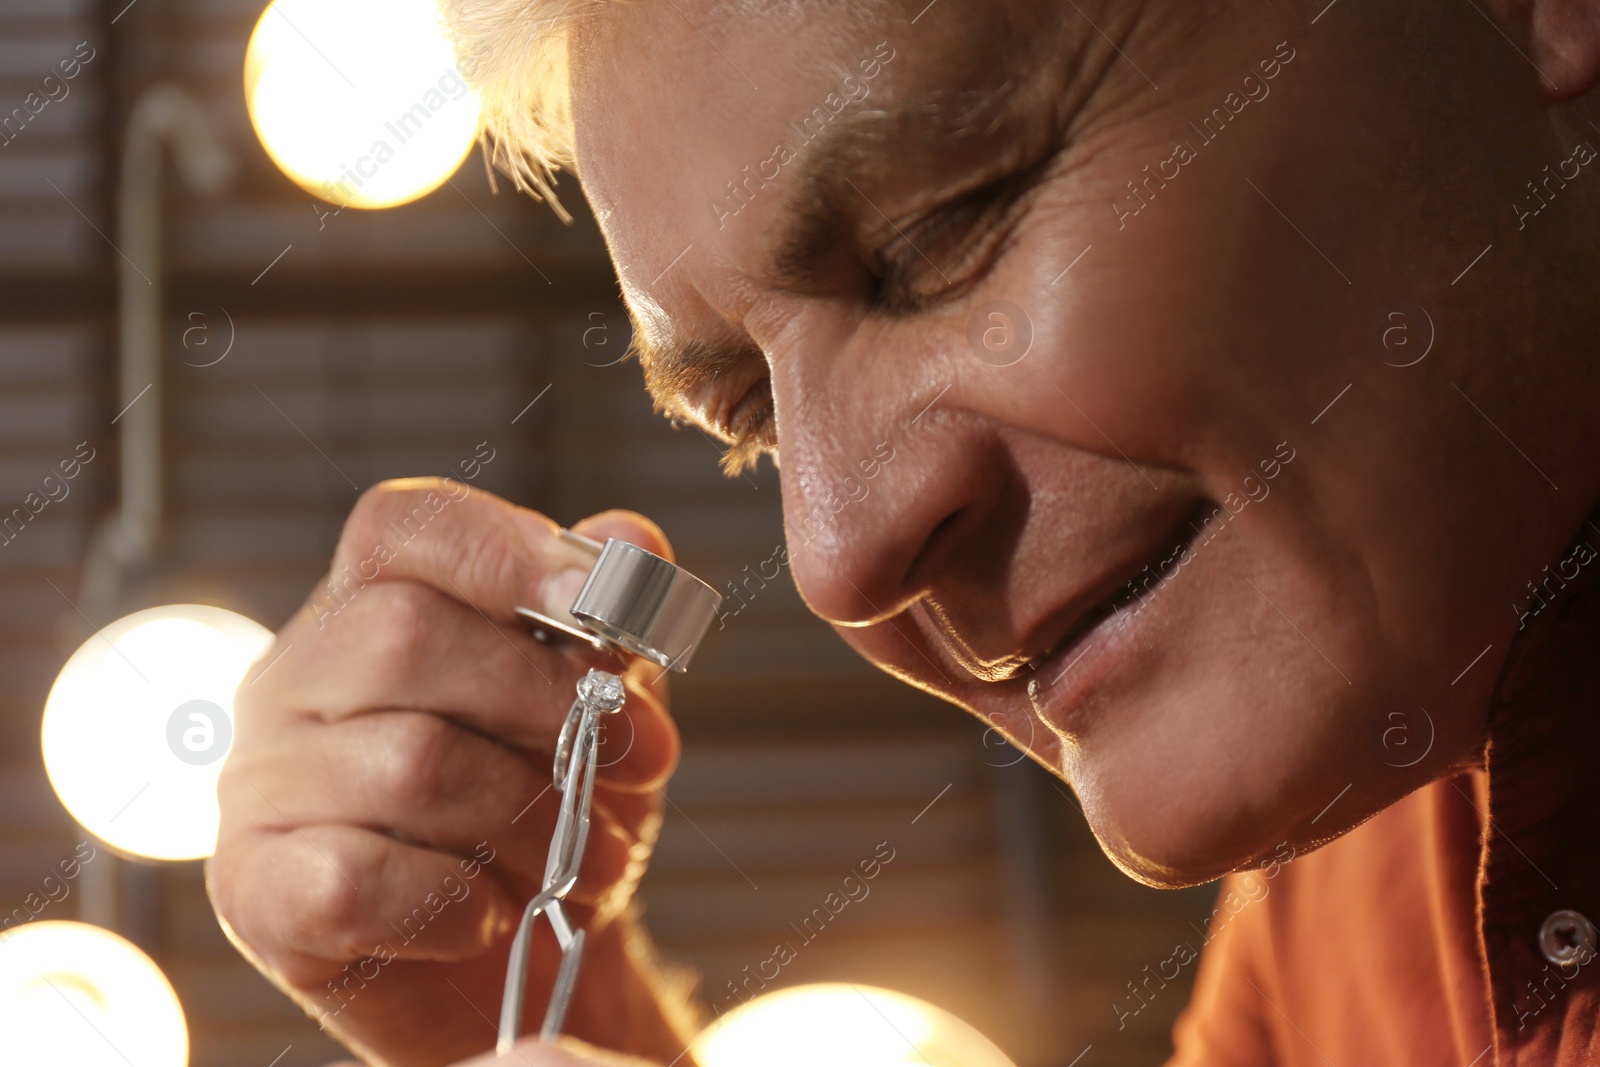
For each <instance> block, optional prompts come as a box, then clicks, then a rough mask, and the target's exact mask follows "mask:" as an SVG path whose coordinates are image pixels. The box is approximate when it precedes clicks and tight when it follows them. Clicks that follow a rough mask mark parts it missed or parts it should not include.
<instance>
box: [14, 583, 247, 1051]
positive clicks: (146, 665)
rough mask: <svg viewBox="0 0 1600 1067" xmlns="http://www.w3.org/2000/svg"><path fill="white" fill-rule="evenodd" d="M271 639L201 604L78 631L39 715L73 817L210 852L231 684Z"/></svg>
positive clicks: (191, 853) (229, 724)
mask: <svg viewBox="0 0 1600 1067" xmlns="http://www.w3.org/2000/svg"><path fill="white" fill-rule="evenodd" d="M271 643H272V634H271V633H270V632H269V631H268V630H267V629H266V628H265V627H263V626H261V625H260V624H258V623H255V622H252V621H251V620H250V619H247V618H245V617H244V616H243V615H238V614H235V613H234V612H231V611H227V610H225V609H223V608H214V607H207V606H204V605H200V604H176V605H171V606H167V607H159V608H150V609H148V610H146V611H140V612H136V613H134V614H132V615H129V616H126V617H125V618H122V619H119V620H117V621H116V622H114V623H112V624H111V625H110V626H107V627H106V628H105V629H103V630H100V631H99V632H97V633H96V634H95V635H94V636H93V637H91V638H89V640H88V641H86V642H84V644H83V645H82V646H81V647H80V648H79V649H78V650H77V651H76V652H74V653H73V654H72V658H71V659H69V660H67V663H66V666H64V667H62V668H61V673H60V674H59V675H58V676H57V678H56V683H55V685H54V686H53V687H52V688H51V690H50V698H49V700H48V701H47V702H46V704H45V709H44V721H43V724H42V726H41V727H40V740H41V743H42V746H43V748H44V765H45V771H46V773H48V775H49V777H50V784H51V785H52V786H53V787H54V788H55V791H56V795H57V796H59V797H60V798H61V803H62V804H63V805H65V807H66V809H67V810H68V811H69V812H71V814H72V817H73V818H75V819H77V820H78V822H79V823H80V824H81V825H82V826H83V827H84V829H86V830H88V831H89V832H90V833H92V834H94V835H95V836H96V837H99V838H100V839H102V840H103V841H105V842H106V843H107V844H109V845H111V846H112V847H113V848H115V849H118V850H120V851H122V852H125V853H129V854H132V855H135V856H140V857H144V858H147V859H156V860H188V859H202V858H204V857H206V856H209V855H211V852H212V850H213V849H214V848H215V847H216V841H217V819H218V814H217V775H218V774H219V773H220V772H221V770H222V764H223V761H224V759H225V758H226V756H227V754H228V749H229V747H230V746H231V744H232V741H233V693H234V690H235V689H237V688H238V687H239V683H240V682H241V681H242V680H243V679H244V675H245V672H246V671H247V670H248V669H249V667H250V664H251V663H252V662H254V661H255V660H256V659H258V658H259V657H260V656H261V655H262V653H264V652H265V651H266V650H267V648H268V647H269V646H270V645H271ZM18 1062H22V1061H18ZM41 1062H42V1061H41Z"/></svg>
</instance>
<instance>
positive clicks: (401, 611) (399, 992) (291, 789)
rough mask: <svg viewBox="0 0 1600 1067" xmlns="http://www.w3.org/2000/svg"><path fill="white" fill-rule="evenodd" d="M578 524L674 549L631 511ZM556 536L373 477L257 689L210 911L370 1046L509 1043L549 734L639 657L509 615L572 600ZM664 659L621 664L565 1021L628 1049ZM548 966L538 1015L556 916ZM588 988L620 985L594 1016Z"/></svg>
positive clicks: (655, 799) (298, 994)
mask: <svg viewBox="0 0 1600 1067" xmlns="http://www.w3.org/2000/svg"><path fill="white" fill-rule="evenodd" d="M576 529H577V530H578V531H579V532H581V533H584V534H586V535H588V536H591V537H595V538H600V539H603V538H605V537H608V536H610V537H617V538H620V539H624V540H628V541H632V542H633V543H635V544H638V545H640V546H641V547H644V548H646V549H648V550H650V551H652V552H656V553H658V554H660V555H663V556H669V558H670V555H669V554H670V549H669V548H668V546H667V544H666V542H665V540H664V538H663V537H662V535H661V533H660V531H659V530H658V529H657V528H656V527H655V526H654V525H653V524H652V523H650V522H649V521H648V520H645V519H643V518H641V517H639V516H636V515H631V514H628V513H622V512H608V513H605V514H603V515H600V516H597V517H595V518H592V519H589V520H586V521H585V522H584V523H581V524H579V526H578V527H576ZM555 532H556V525H555V523H553V522H551V521H550V520H549V519H546V518H544V517H543V516H541V515H538V514H536V513H534V512H532V511H528V510H525V509H522V508H517V507H514V506H512V505H511V504H509V503H507V502H505V501H503V500H500V499H498V498H496V497H493V496H490V495H488V494H486V493H482V492H479V491H477V490H471V489H468V488H467V487H466V486H463V485H460V484H458V483H454V482H446V481H443V480H439V479H417V480H409V481H404V482H388V483H384V484H382V485H379V486H377V487H375V488H374V489H372V490H370V491H368V492H367V493H366V494H364V495H363V496H362V498H361V500H360V501H359V503H357V505H356V507H355V510H354V511H353V513H352V514H351V516H350V518H349V520H348V522H347V523H346V525H345V528H344V532H343V535H342V536H341V538H340V540H339V546H338V549H337V550H336V552H335V555H334V560H333V566H332V570H331V574H330V578H329V582H328V583H325V584H324V586H323V587H321V588H319V589H318V590H317V591H316V592H315V593H314V594H313V595H312V597H311V599H310V600H308V601H307V603H306V605H305V607H304V608H303V609H302V610H301V611H300V612H299V613H298V614H297V615H296V616H295V617H294V618H293V619H292V620H291V621H290V622H289V624H288V625H287V626H285V627H284V629H283V630H282V632H280V633H279V634H278V639H277V643H276V644H275V645H274V646H273V648H272V650H271V651H270V652H268V653H267V655H266V656H265V657H263V659H262V660H261V661H260V662H259V663H258V664H257V665H256V666H255V667H254V668H253V669H252V671H251V674H250V676H249V677H248V678H246V680H245V682H244V684H243V685H242V686H241V687H240V689H239V693H238V697H237V701H236V710H235V716H236V723H235V741H234V746H233V750H232V752H231V754H230V757H229V760H228V762H227V764H226V766H225V768H224V770H223V773H222V777H221V780H220V782H219V783H218V790H217V793H218V798H219V800H220V802H221V807H222V823H221V829H220V832H219V834H218V839H217V849H216V853H215V855H214V856H213V858H212V859H211V860H210V862H209V864H208V866H207V885H208V890H209V892H210V895H211V900H212V903H213V906H214V907H215V908H216V911H217V916H218V918H219V920H220V921H221V922H222V925H223V929H224V930H226V931H227V932H228V935H229V936H230V937H231V938H232V940H233V941H234V943H235V944H236V945H237V946H238V947H239V949H240V951H241V952H243V953H244V954H245V955H246V957H248V958H249V959H250V960H251V961H252V962H253V963H254V964H255V965H256V966H257V967H258V968H260V969H261V970H262V971H263V972H265V973H266V975H267V976H268V977H269V978H270V979H271V980H272V981H273V982H274V983H276V984H277V985H278V986H279V987H280V988H281V989H283V990H284V991H285V992H286V993H287V994H288V995H289V996H291V997H293V998H294V999H295V1000H296V1001H297V1002H298V1003H299V1004H300V1005H301V1006H302V1007H303V1008H304V1009H305V1010H306V1012H307V1013H308V1014H310V1015H312V1016H313V1017H315V1018H317V1019H318V1020H319V1021H320V1022H321V1024H322V1025H323V1027H324V1028H325V1029H327V1030H328V1031H330V1032H331V1033H332V1034H333V1035H334V1036H336V1037H337V1038H339V1040H341V1041H342V1042H344V1043H345V1044H346V1045H348V1046H349V1047H351V1048H352V1049H354V1050H356V1051H357V1052H358V1053H359V1054H361V1055H363V1056H364V1057H366V1058H367V1059H368V1060H370V1061H371V1062H374V1063H379V1064H389V1065H407V1067H409V1065H413V1064H415V1065H424V1064H426V1065H439V1064H445V1063H450V1062H453V1061H455V1060H458V1059H461V1058H463V1057H466V1056H469V1055H472V1054H474V1053H477V1052H480V1051H482V1050H484V1049H487V1048H491V1047H492V1046H493V1044H494V1039H495V1026H496V1024H497V1022H498V1018H499V1011H500V993H501V989H502V984H503V981H504V977H505V968H506V961H507V955H508V950H509V946H510V939H511V936H512V934H513V932H514V930H515V926H516V923H517V921H518V919H519V918H520V916H521V912H522V907H523V905H524V904H525V903H526V902H527V901H528V899H529V898H531V897H532V896H533V895H534V894H535V893H536V892H537V891H538V890H539V888H540V886H541V884H542V878H543V873H544V864H545V856H546V853H547V851H548V849H549V846H550V838H551V833H552V831H553V829H554V826H555V817H556V810H557V803H558V795H557V794H556V793H555V792H554V790H552V789H551V788H550V763H551V759H552V753H553V751H554V747H555V741H556V736H557V732H558V731H559V729H560V727H561V723H562V721H563V720H564V718H565V717H566V713H567V709H568V708H569V707H570V705H571V703H572V700H573V695H574V686H575V683H576V682H577V680H578V678H580V677H581V676H582V675H583V673H584V671H585V670H586V669H587V668H588V666H590V665H591V664H593V665H599V666H603V667H605V668H607V669H611V670H614V671H621V670H622V669H623V668H622V664H621V662H620V660H618V659H616V658H615V657H611V656H609V655H599V654H596V653H593V652H592V651H588V650H583V649H581V647H580V646H577V645H575V644H569V645H565V646H563V647H561V648H554V647H547V646H545V645H541V644H540V643H539V642H537V641H535V640H533V639H532V638H531V637H530V636H528V635H527V632H526V631H525V630H524V629H523V627H521V626H520V625H518V623H517V622H516V617H515V615H514V614H513V611H512V609H513V608H514V607H515V606H517V605H519V604H526V605H531V606H534V607H538V608H548V607H549V606H551V605H559V606H560V607H563V608H564V607H566V606H567V605H570V604H571V602H572V600H573V598H574V597H575V595H576V593H577V588H578V584H579V583H581V581H582V578H583V571H582V570H573V569H571V562H570V557H568V556H565V555H563V550H564V549H565V546H564V545H563V544H562V543H561V542H560V541H559V540H557V539H556V538H555ZM660 674H661V671H660V669H659V668H657V667H655V666H654V665H651V664H646V663H644V662H643V661H635V662H634V663H633V664H632V665H631V666H630V667H629V668H628V670H627V673H626V674H625V678H626V680H627V681H628V683H629V699H628V703H627V705H626V706H625V707H624V709H623V711H622V712H621V714H620V715H619V716H617V717H616V718H613V719H608V720H607V722H606V732H605V734H604V736H603V739H602V742H601V746H600V756H599V762H600V764H601V769H600V772H599V776H598V779H597V785H596V790H595V798H594V808H593V828H592V830H591V832H590V836H589V842H588V849H587V852H586V854H585V856H584V861H583V866H582V871H581V875H580V877H579V880H578V883H577V885H576V887H575V888H574V889H573V891H572V893H571V894H570V896H569V897H568V900H569V901H571V902H573V903H574V905H575V907H573V908H572V909H571V910H572V912H573V914H574V915H575V918H576V920H577V921H578V922H580V923H583V924H584V925H585V926H587V927H588V928H589V930H590V935H589V947H588V950H587V951H586V953H585V959H584V966H583V971H582V973H581V975H580V979H579V983H578V992H577V999H576V1001H575V1003H574V1005H573V1011H572V1014H571V1016H570V1017H569V1018H570V1020H571V1021H570V1022H569V1030H570V1031H572V1032H575V1033H583V1034H584V1036H587V1037H589V1038H590V1039H591V1040H598V1041H602V1042H604V1043H605V1044H607V1045H611V1046H613V1047H624V1048H633V1049H635V1050H639V1049H641V1048H654V1047H657V1043H652V1041H651V1040H648V1039H646V1040H642V1041H641V1040H640V1035H637V1034H634V1035H629V1034H623V1033H616V1032H610V1031H608V1029H607V1028H608V1027H611V1028H614V1027H616V1026H618V1025H621V1024H619V1023H617V1022H616V1021H615V1020H617V1019H619V1018H626V1019H629V1020H630V1021H631V1025H633V1026H634V1028H635V1029H638V1028H639V1027H640V1025H641V1024H640V1022H639V1020H640V1019H641V1018H644V1019H646V1020H647V1022H648V1017H649V1012H643V1013H641V1012H639V1011H637V1010H635V1011H618V1010H615V1008H616V1007H617V1006H618V1005H617V1003H616V1001H617V998H618V997H620V996H623V995H624V994H625V992H626V991H625V990H624V991H623V993H619V992H618V991H617V989H616V988H615V987H616V986H618V985H620V984H623V983H624V980H625V979H626V978H627V976H628V974H629V973H630V972H629V966H630V965H629V963H628V954H627V953H626V952H625V951H624V950H623V948H622V942H623V940H624V934H625V933H626V931H622V930H620V928H621V927H622V926H623V925H624V924H625V923H626V922H627V921H628V920H627V919H625V918H619V916H621V914H622V912H623V910H624V908H625V906H626V904H627V901H628V899H629V897H630V895H631V894H632V892H633V889H634V886H635V885H636V884H637V881H638V878H639V876H640V875H641V874H642V873H643V870H644V866H645V863H646V861H647V859H648V857H649V853H650V848H651V846H652V845H653V843H654V840H655V835H656V831H657V828H658V826H659V823H660V804H661V800H660V790H659V787H660V786H661V784H662V783H663V782H665V780H666V778H667V776H668V775H669V774H670V773H671V770H672V768H673V766H674V765H675V763H676V760H677V754H678V737H677V732H676V729H675V728H674V726H673V724H672V722H671V720H670V718H669V717H668V716H667V713H666V709H665V687H664V685H663V684H662V683H661V682H660V680H659V676H660ZM533 957H534V958H533V960H532V964H531V966H530V969H529V995H528V1002H527V1005H526V1006H525V1010H524V1016H525V1019H526V1020H527V1021H528V1026H529V1027H533V1028H536V1027H537V1026H538V1024H539V1021H540V1020H541V1019H542V1018H543V1016H544V1000H545V998H546V997H547V996H548V992H549V988H550V985H551V982H552V981H553V978H554V973H555V964H556V962H557V959H558V955H557V949H556V946H555V939H554V937H553V935H551V933H550V930H549V928H548V925H547V924H544V923H541V924H540V927H539V930H538V932H537V936H536V938H535V941H534V950H533ZM608 986H609V987H611V988H608ZM596 989H599V990H602V991H603V992H604V993H605V994H606V997H608V998H610V999H611V1001H612V1002H611V1003H610V1004H606V1003H605V1002H604V1000H601V1001H600V1002H599V1003H597V1004H596V1005H595V1007H594V1008H592V1009H591V1008H589V1007H588V1002H589V1001H590V1000H591V999H594V994H593V992H592V991H594V990H596ZM586 990H587V991H590V993H588V994H586ZM652 1003H653V1002H652ZM607 1007H610V1008H611V1009H613V1010H609V1011H608V1010H604V1009H605V1008H607ZM585 1027H587V1029H585ZM669 1041H670V1037H668V1038H662V1039H659V1042H658V1043H659V1045H660V1047H665V1043H667V1042H669ZM679 1047H681V1045H680V1046H679Z"/></svg>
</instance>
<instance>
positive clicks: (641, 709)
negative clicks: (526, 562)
mask: <svg viewBox="0 0 1600 1067" xmlns="http://www.w3.org/2000/svg"><path fill="white" fill-rule="evenodd" d="M301 629H302V631H303V630H304V629H305V627H304V626H302V628H301ZM294 636H295V640H294V645H293V647H291V648H290V649H289V651H288V652H286V653H285V655H284V659H283V662H282V663H280V664H275V665H274V670H272V671H270V672H268V673H267V674H265V675H262V676H260V677H258V678H257V679H256V680H255V681H254V682H253V683H247V684H246V685H245V686H244V687H242V688H241V690H240V701H241V704H242V706H243V707H242V711H241V712H240V714H241V716H243V717H245V718H249V717H250V716H252V715H253V714H255V710H254V709H257V708H261V709H275V708H293V709H299V708H316V709H317V712H318V716H319V717H320V718H322V719H325V720H328V721H333V722H337V721H341V720H343V719H346V718H350V717H352V716H356V715H360V714H364V713H366V712H368V711H372V710H385V709H413V710H426V711H433V712H436V713H438V714H440V715H444V716H447V717H449V718H451V719H453V720H455V721H457V722H460V723H462V724H463V725H466V726H468V727H470V728H472V729H474V730H477V731H479V732H481V733H484V734H487V735H489V736H491V737H493V738H496V739H498V740H502V741H505V742H506V743H508V744H511V745H513V746H517V747H520V748H523V749H526V750H528V751H530V752H533V751H537V752H542V753H545V754H546V755H548V754H549V753H551V752H553V751H554V745H555V740H556V736H557V733H558V731H559V730H560V728H561V724H562V723H563V722H564V721H565V719H566V716H567V712H568V709H569V708H570V707H571V704H572V700H573V697H574V695H575V692H576V685H577V682H578V680H579V679H580V678H581V677H582V676H583V674H584V672H585V671H586V670H587V667H586V665H585V664H584V663H583V662H581V661H579V660H578V659H576V658H575V657H573V656H571V655H570V654H568V653H567V652H566V651H564V650H557V649H552V648H548V647H546V646H544V645H542V644H540V643H539V642H538V641H536V640H534V639H533V638H532V637H530V636H528V635H527V634H525V633H522V632H520V631H519V630H518V629H516V628H515V627H500V626H496V625H494V624H492V623H490V622H487V621H486V620H484V619H483V617H482V616H480V615H478V613H477V612H475V611H473V610H472V609H471V608H469V607H467V606H465V605H463V604H461V603H459V602H458V601H456V600H455V599H453V598H452V597H450V596H449V595H448V594H445V593H441V592H438V591H437V590H434V589H431V588H429V587H427V586H424V585H421V584H419V583H416V582H391V583H383V584H381V585H374V586H371V587H369V588H367V589H366V590H364V591H363V593H362V595H361V597H360V598H358V599H355V600H352V601H351V602H350V604H349V605H348V607H346V608H345V609H344V611H342V612H341V613H340V614H339V615H338V616H336V617H334V618H332V619H328V620H326V621H325V624H324V625H323V628H322V629H321V630H320V631H310V632H309V633H306V632H299V633H297V634H296V635H294ZM290 657H293V658H292V659H291V658H290ZM269 713H270V712H269ZM604 725H605V729H604V730H603V731H602V735H601V736H602V749H601V754H600V761H599V762H600V777H601V778H602V779H604V780H606V781H609V782H614V783H616V784H618V785H619V786H631V787H634V788H640V789H646V788H652V787H654V786H657V785H659V784H661V783H662V782H664V781H665V780H666V778H667V776H668V775H670V774H671V772H672V769H673V766H674V764H675V763H676V760H677V757H678V749H679V740H678V734H677V729H676V727H674V726H673V724H672V722H671V721H670V719H669V718H668V716H667V714H666V712H665V710H664V709H663V708H662V707H661V706H660V704H659V702H657V701H655V700H653V699H651V698H650V697H648V696H646V695H644V694H643V693H642V692H639V691H637V688H636V691H635V692H634V694H633V695H632V697H631V698H630V699H629V700H628V701H627V702H626V703H625V704H624V705H623V708H622V710H621V711H619V712H618V713H616V714H615V715H608V716H606V717H605V724H604Z"/></svg>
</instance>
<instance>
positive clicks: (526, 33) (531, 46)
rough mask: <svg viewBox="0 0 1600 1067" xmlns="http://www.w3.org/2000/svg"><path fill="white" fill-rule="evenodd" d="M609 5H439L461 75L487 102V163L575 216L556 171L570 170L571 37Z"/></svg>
mask: <svg viewBox="0 0 1600 1067" xmlns="http://www.w3.org/2000/svg"><path fill="white" fill-rule="evenodd" d="M603 2H604V0H439V10H440V14H441V15H442V16H443V18H444V25H445V29H446V32H447V33H448V34H449V35H450V38H451V41H452V42H453V44H454V45H455V50H456V63H457V65H458V66H459V67H460V68H461V73H462V76H463V77H465V78H466V79H467V83H468V84H469V85H471V86H472V87H473V88H474V89H476V90H477V91H478V93H479V94H480V95H481V96H482V98H483V117H482V119H481V120H480V127H481V135H480V136H481V143H482V146H483V152H484V159H485V160H486V161H487V162H488V164H489V165H490V167H491V170H490V181H491V183H492V182H493V180H494V170H499V171H501V172H503V173H505V174H506V175H508V176H509V177H510V178H511V180H512V181H513V182H514V183H515V184H516V187H517V188H518V189H520V190H522V191H523V192H525V193H528V194H529V195H531V196H533V197H535V198H537V199H541V200H545V201H548V202H549V204H550V206H551V207H552V208H554V209H555V212H556V214H557V215H559V216H561V218H562V220H563V221H570V219H571V216H570V215H569V214H568V213H567V212H566V210H565V209H564V208H563V207H562V206H561V203H560V201H558V200H557V199H556V196H555V190H554V185H555V178H556V172H557V171H559V170H561V169H562V168H567V169H569V170H570V169H571V168H572V165H573V162H574V158H575V155H576V149H575V146H574V144H573V129H572V93H571V88H570V86H569V84H568V69H569V65H568V33H569V31H570V29H571V25H572V23H573V22H574V21H575V20H576V19H578V18H579V17H581V16H582V15H584V14H586V13H588V12H591V11H593V10H594V9H595V8H597V7H599V6H600V5H601V4H602V3H603Z"/></svg>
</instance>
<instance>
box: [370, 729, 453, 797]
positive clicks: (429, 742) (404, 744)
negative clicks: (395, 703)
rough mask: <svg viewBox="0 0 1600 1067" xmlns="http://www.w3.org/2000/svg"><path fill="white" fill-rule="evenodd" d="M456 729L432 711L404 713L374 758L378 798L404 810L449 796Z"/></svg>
mask: <svg viewBox="0 0 1600 1067" xmlns="http://www.w3.org/2000/svg"><path fill="white" fill-rule="evenodd" d="M456 740H457V737H456V731H455V729H454V728H453V727H451V726H450V724H449V723H447V722H445V721H444V720H442V719H439V718H436V717H435V716H432V715H427V714H423V713H405V714H401V715H398V716H396V717H395V718H394V721H393V722H391V723H390V724H389V725H388V729H387V730H386V731H385V739H384V741H383V743H382V752H381V755H380V756H379V758H378V759H377V760H376V761H375V762H376V766H377V768H378V770H377V775H376V777H377V780H376V781H375V782H374V786H375V788H376V790H377V793H378V799H379V800H380V801H381V802H384V803H386V804H391V805H394V806H396V807H397V808H399V809H401V810H412V811H420V810H427V809H429V808H431V807H434V806H436V805H437V804H439V803H441V802H443V801H444V800H446V799H448V798H449V796H450V793H451V786H452V777H451V773H450V771H451V755H452V752H453V750H454V747H455V745H454V742H455V741H456Z"/></svg>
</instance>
